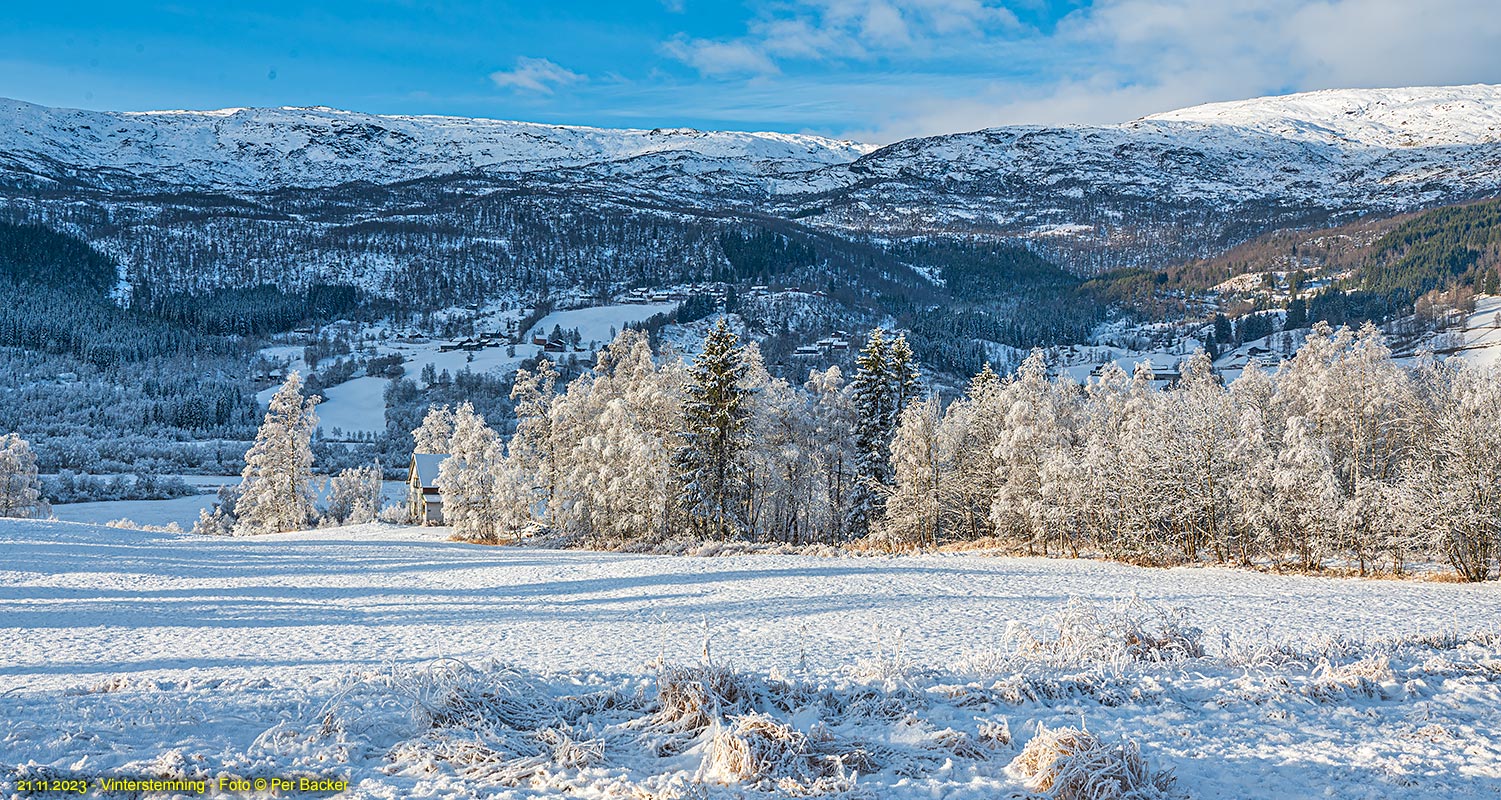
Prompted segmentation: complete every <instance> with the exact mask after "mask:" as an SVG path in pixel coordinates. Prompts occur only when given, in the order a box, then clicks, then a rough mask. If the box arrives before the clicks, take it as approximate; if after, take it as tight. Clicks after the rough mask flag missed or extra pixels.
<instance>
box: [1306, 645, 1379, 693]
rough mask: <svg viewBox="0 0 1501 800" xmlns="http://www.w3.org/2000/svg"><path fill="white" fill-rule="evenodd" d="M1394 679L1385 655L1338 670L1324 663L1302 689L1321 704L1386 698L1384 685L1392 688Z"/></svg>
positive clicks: (1344, 666)
mask: <svg viewBox="0 0 1501 800" xmlns="http://www.w3.org/2000/svg"><path fill="white" fill-rule="evenodd" d="M1396 679H1397V676H1396V674H1395V673H1394V672H1392V665H1391V659H1390V657H1388V656H1386V655H1373V656H1367V657H1366V658H1363V659H1361V660H1359V661H1354V662H1351V663H1349V664H1340V665H1337V666H1336V665H1332V664H1330V663H1329V662H1328V661H1327V660H1326V661H1323V662H1321V663H1320V664H1319V666H1318V668H1317V669H1316V670H1314V674H1313V680H1312V681H1310V682H1309V683H1308V685H1307V686H1305V687H1304V688H1303V693H1304V694H1306V695H1308V696H1309V697H1312V698H1314V699H1315V700H1320V701H1323V702H1332V701H1336V700H1341V699H1344V698H1345V697H1382V696H1384V695H1385V694H1386V692H1385V690H1384V689H1383V684H1392V683H1394V682H1395V681H1396Z"/></svg>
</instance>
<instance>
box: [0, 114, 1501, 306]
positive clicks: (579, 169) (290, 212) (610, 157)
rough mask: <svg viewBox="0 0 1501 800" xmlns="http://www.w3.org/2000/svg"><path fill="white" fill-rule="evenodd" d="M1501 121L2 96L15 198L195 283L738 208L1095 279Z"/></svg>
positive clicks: (623, 240) (458, 288) (586, 233)
mask: <svg viewBox="0 0 1501 800" xmlns="http://www.w3.org/2000/svg"><path fill="white" fill-rule="evenodd" d="M1498 130H1501V87H1495V86H1461V87H1437V88H1410V89H1379V90H1376V89H1373V90H1340V91H1326V92H1312V93H1306V94H1300V95H1289V96H1286V97H1273V98H1260V99H1256V100H1246V101H1240V102H1234V103H1218V104H1212V105H1206V106H1199V107H1195V108H1190V109H1183V110H1179V111H1173V112H1168V113H1164V114H1157V115H1153V116H1151V117H1146V118H1143V119H1139V120H1135V121H1132V122H1127V123H1123V124H1120V125H1104V126H1063V127H1037V126H1013V127H1005V128H994V129H989V130H982V131H975V132H970V133H959V134H953V135H948V136H935V137H927V138H922V139H912V140H907V141H902V142H897V143H895V144H892V145H889V146H886V147H882V148H874V147H872V146H869V145H861V144H857V143H853V142H844V141H836V140H830V139H821V138H818V137H812V136H799V135H789V134H775V133H714V132H700V131H688V130H665V131H664V130H655V131H641V130H634V131H612V130H604V129H594V128H577V127H566V126H550V125H539V124H534V123H520V122H502V121H496V120H470V119H460V118H452V117H403V116H377V115H370V114H358V113H354V112H347V111H336V110H333V109H327V108H280V109H229V110H224V111H213V112H189V111H173V112H151V113H110V112H93V111H76V110H66V109H50V108H45V107H42V106H36V105H32V104H28V103H23V102H20V101H0V219H11V220H14V221H19V222H44V223H48V224H53V225H56V226H59V227H62V228H64V229H66V230H69V231H71V232H74V233H77V234H79V235H82V236H84V237H85V238H87V239H89V240H90V241H92V242H94V243H95V244H96V245H98V246H100V247H101V248H102V249H104V250H106V251H107V252H109V253H110V254H112V255H114V256H116V257H118V258H119V259H120V260H121V262H122V266H123V267H124V271H125V273H126V274H127V276H132V280H136V281H140V280H148V279H149V280H153V281H162V282H163V285H164V286H166V287H169V288H172V289H174V290H183V291H204V290H206V289H208V288H212V287H215V286H223V285H233V286H243V285H254V284H256V283H266V282H269V283H276V284H279V285H288V284H291V285H307V284H309V283H312V282H317V281H321V282H329V283H335V282H352V283H358V284H360V285H363V286H367V287H369V288H371V289H373V290H377V291H382V292H385V293H388V294H393V295H396V294H405V295H408V296H412V297H415V298H418V299H419V300H421V299H423V298H427V299H431V298H435V297H439V296H441V297H444V298H448V299H452V298H453V297H455V296H462V295H465V294H470V293H474V292H477V291H485V288H484V287H486V286H493V287H498V288H499V289H505V290H521V291H557V290H560V289H565V288H569V287H580V286H585V285H587V286H588V287H589V288H590V291H597V290H602V289H604V288H607V287H610V286H624V285H647V284H652V283H655V282H660V281H663V280H688V279H692V278H694V276H702V275H705V274H709V273H711V272H712V271H713V270H714V269H716V268H717V267H718V266H722V265H723V264H724V263H725V261H724V254H723V253H721V252H719V250H718V248H717V247H716V246H715V244H714V242H715V241H716V240H717V236H718V234H717V231H720V230H723V229H724V228H726V227H742V228H743V227H747V226H752V227H763V226H767V225H772V226H775V227H776V228H778V229H780V230H784V231H788V230H792V231H797V230H801V231H804V232H808V233H810V234H811V233H816V234H817V235H819V236H823V237H831V238H830V241H833V240H844V241H847V242H849V243H850V245H851V246H852V247H855V248H857V250H855V251H851V252H853V253H855V255H853V256H852V258H854V259H855V260H868V258H867V256H866V255H863V254H862V253H864V252H865V251H862V250H859V249H858V248H865V247H867V246H874V247H876V248H877V249H885V248H888V247H889V244H890V243H891V242H893V241H899V240H902V239H907V238H933V237H938V238H954V239H961V238H963V239H967V238H974V237H978V238H981V239H987V240H997V241H1006V240H1009V241H1012V242H1016V243H1021V244H1024V245H1025V246H1027V247H1028V248H1030V249H1032V250H1033V251H1034V252H1037V253H1038V254H1040V255H1042V256H1044V257H1046V258H1048V259H1050V260H1051V261H1053V262H1055V263H1057V264H1059V265H1061V266H1063V267H1065V268H1066V269H1068V270H1069V271H1071V272H1074V273H1076V274H1079V275H1089V274H1095V273H1099V272H1103V271H1107V270H1111V269H1115V268H1119V267H1147V268H1153V269H1156V268H1161V267H1164V266H1167V265H1170V264H1173V263H1180V262H1183V261H1187V260H1190V259H1194V258H1202V257H1206V256H1210V255H1213V254H1215V253H1219V252H1222V251H1224V250H1226V249H1227V248H1229V247H1231V246H1234V245H1235V244H1237V243H1240V242H1243V241H1247V240H1249V239H1252V238H1254V237H1256V236H1258V235H1261V234H1264V233H1266V232H1268V231H1272V230H1278V229H1283V228H1288V227H1303V226H1325V225H1329V224H1335V223H1338V222H1340V221H1343V220H1346V219H1350V218H1354V217H1356V216H1360V215H1365V214H1370V213H1380V214H1386V213H1394V212H1398V211H1402V210H1410V209H1418V208H1425V207H1431V206H1436V205H1442V204H1447V203H1452V202H1456V201H1462V200H1468V199H1474V198H1481V197H1489V196H1493V195H1495V194H1496V193H1497V192H1498V190H1501V134H1498ZM883 269H884V267H883ZM854 288H856V289H861V288H865V287H854Z"/></svg>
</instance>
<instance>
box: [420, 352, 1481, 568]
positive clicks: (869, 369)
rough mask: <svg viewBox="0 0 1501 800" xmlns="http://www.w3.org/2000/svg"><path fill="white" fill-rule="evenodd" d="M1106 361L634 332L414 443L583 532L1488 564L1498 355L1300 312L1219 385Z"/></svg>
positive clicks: (566, 531) (1298, 562) (595, 539)
mask: <svg viewBox="0 0 1501 800" xmlns="http://www.w3.org/2000/svg"><path fill="white" fill-rule="evenodd" d="M1157 383H1158V382H1157V381H1156V380H1155V376H1154V375H1153V373H1152V371H1151V369H1150V368H1149V367H1147V366H1146V365H1142V366H1141V367H1139V368H1138V369H1137V371H1136V372H1135V374H1127V373H1126V372H1125V371H1123V370H1121V369H1119V368H1117V367H1114V366H1113V365H1107V366H1106V367H1105V368H1104V369H1103V370H1102V372H1101V374H1100V375H1099V376H1097V377H1095V378H1092V379H1091V380H1090V381H1088V383H1087V384H1085V385H1082V386H1081V385H1079V384H1077V383H1074V382H1072V381H1069V380H1053V379H1050V378H1049V377H1048V374H1047V370H1046V368H1045V364H1044V362H1043V356H1042V354H1041V353H1040V352H1034V353H1033V354H1032V356H1030V357H1029V358H1027V359H1026V360H1025V361H1024V362H1023V363H1022V365H1021V367H1020V368H1019V369H1018V371H1017V372H1016V374H1015V375H1013V376H1011V377H1008V378H1002V377H1000V376H998V375H997V374H996V373H994V372H993V371H991V370H990V369H989V368H986V369H984V370H982V371H981V372H980V373H979V374H978V375H977V376H976V377H975V378H974V380H973V381H972V382H971V384H970V386H969V387H968V390H967V391H966V393H965V394H964V396H962V397H960V398H957V399H955V400H953V401H951V402H948V403H945V402H943V400H942V399H941V398H940V397H939V396H937V395H928V396H926V397H923V396H921V392H920V390H919V385H918V381H917V379H916V372H915V367H914V364H913V361H912V357H911V352H910V349H908V348H907V347H906V342H905V340H904V339H902V338H900V337H899V338H897V339H895V340H891V339H888V338H887V337H886V336H885V335H884V334H883V332H881V331H880V330H877V331H875V332H873V333H872V335H871V337H870V339H869V341H868V342H867V343H866V346H865V348H864V349H863V350H862V351H861V353H860V356H859V358H858V359H857V362H856V368H855V372H854V375H853V377H852V379H851V380H850V381H848V382H847V383H846V382H845V380H844V378H843V376H842V375H841V373H840V371H839V370H838V368H837V367H836V368H831V369H829V370H827V371H824V372H819V371H813V372H811V373H810V376H809V380H808V381H807V383H805V384H804V385H802V386H795V385H792V384H790V383H788V382H787V381H784V380H780V379H776V378H771V377H770V376H769V375H767V373H766V371H765V368H764V366H763V365H762V364H761V363H760V358H759V353H758V351H757V350H756V348H755V346H754V345H753V344H745V345H742V344H740V343H739V342H738V341H737V340H736V337H735V335H734V334H733V333H732V332H731V331H729V330H728V328H727V327H726V326H724V325H723V324H722V323H721V324H720V325H719V326H717V327H716V328H715V329H714V331H713V332H712V333H711V335H710V337H709V339H708V341H707V342H706V346H705V349H704V351H703V353H702V354H701V355H700V356H698V358H696V359H695V360H694V361H693V363H692V364H691V365H685V364H682V363H681V362H678V361H666V362H665V363H659V362H658V360H657V359H654V358H653V354H652V352H651V349H650V346H649V344H648V342H647V341H646V340H645V338H644V337H642V336H641V335H640V334H638V333H635V332H631V331H627V332H626V333H624V334H622V336H621V337H620V338H619V339H617V340H616V342H615V343H614V344H613V345H611V346H610V347H609V348H608V349H607V350H606V351H605V352H604V353H603V355H602V356H601V358H600V360H599V363H598V365H597V366H596V367H595V369H594V370H593V371H592V372H591V373H589V374H586V375H585V376H583V377H582V378H580V379H579V380H577V381H574V382H573V383H572V384H570V385H569V386H568V387H567V388H566V389H562V388H561V387H560V386H559V383H558V381H557V376H556V373H555V372H553V371H552V370H551V369H550V367H549V366H548V365H547V364H546V363H545V362H544V363H541V364H539V366H538V369H537V370H536V371H535V372H532V371H523V372H522V373H521V374H520V375H519V376H518V379H517V381H516V384H515V388H514V395H513V396H514V398H515V401H516V414H517V417H518V420H519V422H518V426H517V429H516V433H515V435H514V436H513V437H512V438H511V439H510V441H509V442H508V443H506V442H503V440H502V438H501V436H500V435H499V434H498V433H497V432H496V431H494V430H493V429H491V428H490V427H489V426H487V425H486V424H485V421H484V419H483V417H482V416H481V415H479V414H476V413H475V412H474V411H473V409H472V408H469V407H466V406H460V407H458V408H457V409H448V408H439V409H434V410H433V411H432V412H430V413H429V415H428V417H427V418H426V420H425V421H424V423H423V425H422V426H421V427H420V428H419V429H418V431H417V435H416V438H417V440H418V448H419V452H447V453H451V454H452V457H451V458H450V459H448V461H447V462H445V464H444V466H443V470H442V475H441V477H440V481H439V485H440V488H441V490H442V491H443V494H444V507H445V514H446V515H447V516H448V518H449V520H450V522H451V523H452V524H453V525H454V528H455V531H456V533H457V534H458V535H459V536H461V537H464V538H469V539H474V540H482V541H497V540H500V539H504V538H510V537H519V536H522V535H525V534H527V533H530V532H537V531H548V532H551V533H554V534H562V535H565V536H567V537H571V538H575V539H579V540H583V541H587V542H589V543H592V544H610V545H618V544H621V543H629V542H633V541H643V540H644V541H660V540H664V539H667V538H670V537H672V536H673V535H675V534H682V533H690V532H691V533H692V534H694V535H696V536H698V537H701V538H717V539H725V538H739V539H747V540H755V541H779V542H790V543H808V542H840V541H849V540H853V539H857V538H861V537H867V539H868V540H869V541H871V542H875V543H879V544H883V545H886V546H891V547H909V546H933V545H938V544H943V543H946V542H953V541H960V540H976V539H987V538H988V539H994V540H1000V541H1003V542H1008V543H1011V544H1013V545H1015V546H1017V547H1023V548H1026V549H1027V550H1028V551H1030V552H1034V553H1041V554H1044V555H1078V554H1080V553H1096V554H1101V555H1105V556H1109V557H1114V558H1121V559H1128V560H1135V561H1144V562H1151V563H1170V562H1194V561H1202V560H1205V559H1211V560H1215V561H1221V562H1230V563H1240V564H1253V563H1259V564H1268V563H1270V564H1274V565H1278V566H1289V567H1294V568H1299V569H1309V570H1313V569H1320V568H1323V567H1326V566H1328V565H1329V564H1330V563H1331V562H1332V561H1341V562H1346V563H1349V564H1351V565H1352V566H1358V567H1359V568H1360V570H1361V571H1362V572H1367V571H1370V570H1372V569H1379V568H1385V569H1390V570H1393V571H1397V572H1400V571H1402V570H1403V569H1404V568H1405V566H1406V565H1408V564H1409V563H1411V562H1412V561H1413V560H1415V559H1439V560H1444V561H1447V562H1448V563H1450V564H1452V565H1453V566H1454V567H1455V568H1456V569H1457V570H1458V571H1459V572H1460V573H1461V574H1462V575H1463V576H1465V577H1466V578H1468V579H1471V580H1484V579H1486V578H1487V577H1489V576H1490V574H1491V570H1492V566H1493V563H1494V561H1495V557H1496V554H1497V548H1498V542H1501V477H1498V476H1501V448H1497V447H1495V443H1496V442H1501V375H1498V374H1497V373H1496V371H1494V370H1484V369H1480V368H1476V367H1471V366H1465V365H1464V364H1463V363H1462V362H1459V361H1456V360H1451V361H1447V362H1439V361H1436V360H1434V361H1428V362H1426V363H1423V364H1421V365H1419V366H1417V367H1407V366H1403V365H1401V364H1398V363H1397V362H1395V361H1393V359H1392V357H1391V353H1390V350H1389V349H1388V348H1387V347H1386V344H1385V342H1384V339H1383V336H1382V335H1381V334H1380V333H1379V332H1378V331H1377V330H1376V329H1375V328H1373V327H1369V326H1367V327H1366V328H1364V329H1362V330H1360V331H1359V332H1353V331H1350V330H1349V329H1339V330H1334V329H1331V328H1330V327H1329V326H1327V325H1318V326H1316V327H1315V328H1314V330H1313V332H1312V333H1311V335H1310V336H1309V337H1308V339H1307V342H1306V343H1305V344H1304V345H1303V347H1302V348H1301V349H1300V350H1299V351H1298V353H1297V354H1296V355H1295V356H1294V357H1293V358H1292V359H1290V360H1289V361H1287V362H1285V363H1283V364H1282V365H1281V366H1280V367H1279V368H1278V369H1277V370H1276V371H1274V372H1269V371H1266V370H1263V369H1261V368H1259V367H1256V366H1252V367H1251V368H1249V369H1247V370H1246V371H1245V373H1244V374H1243V375H1242V376H1241V377H1240V378H1239V379H1237V380H1236V381H1234V382H1233V383H1231V384H1229V385H1228V386H1226V385H1225V384H1224V383H1223V382H1222V381H1221V379H1220V378H1219V376H1218V375H1216V374H1215V372H1214V371H1213V369H1212V367H1211V365H1210V362H1209V359H1208V358H1207V356H1206V355H1205V354H1203V353H1202V352H1201V353H1199V354H1197V355H1195V356H1193V357H1191V358H1189V359H1188V360H1187V361H1185V362H1184V364H1183V365H1182V367H1181V376H1180V377H1179V379H1178V380H1177V381H1176V383H1175V384H1174V385H1172V386H1170V387H1168V388H1166V389H1158V388H1154V386H1155V385H1156V384H1157Z"/></svg>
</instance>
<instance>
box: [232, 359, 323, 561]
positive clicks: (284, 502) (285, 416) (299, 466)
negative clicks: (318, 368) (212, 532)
mask: <svg viewBox="0 0 1501 800" xmlns="http://www.w3.org/2000/svg"><path fill="white" fill-rule="evenodd" d="M318 400H319V398H318V396H317V395H314V396H311V397H303V395H302V376H301V375H299V374H297V373H296V372H293V373H292V374H290V375H288V376H287V380H286V382H285V383H283V384H282V386H281V388H280V389H278V390H277V391H276V394H275V395H274V396H272V398H271V403H270V407H269V408H268V409H267V411H266V418H265V421H264V422H262V423H261V427H260V430H258V431H256V434H255V443H254V444H252V445H251V446H250V450H248V451H247V452H246V453H245V469H244V471H243V472H241V473H240V476H241V480H240V491H239V497H238V499H237V501H236V503H235V509H234V515H235V522H234V532H235V534H237V535H242V536H243V535H247V534H258V533H279V532H282V531H295V530H300V529H302V528H306V527H307V526H308V523H309V522H311V521H312V520H313V519H314V515H315V508H314V499H315V493H314V491H313V444H312V442H313V431H314V430H316V429H317V427H318V415H317V414H316V413H314V411H313V408H314V407H315V406H316V405H317V404H318Z"/></svg>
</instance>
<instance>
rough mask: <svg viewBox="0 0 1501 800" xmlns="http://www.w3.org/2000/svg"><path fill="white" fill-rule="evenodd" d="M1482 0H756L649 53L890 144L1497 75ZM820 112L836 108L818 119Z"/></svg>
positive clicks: (1497, 30)
mask: <svg viewBox="0 0 1501 800" xmlns="http://www.w3.org/2000/svg"><path fill="white" fill-rule="evenodd" d="M1493 2H1494V0H1428V2H1423V3H1413V2H1410V0H1315V1H1314V2H1308V1H1307V0H1233V1H1232V0H1226V2H1209V3H1206V2H1203V0H1096V2H1094V3H1093V4H1091V5H1088V6H1086V7H1082V8H1079V9H1077V10H1075V11H1073V12H1072V13H1070V14H1068V15H1066V16H1065V17H1063V18H1062V19H1061V20H1058V21H1057V22H1056V24H1054V25H1050V26H1048V27H1047V29H1046V30H1041V29H1037V28H1032V27H1028V26H1027V25H1025V24H1023V23H1022V22H1021V21H1020V20H1019V19H1018V18H1017V17H1016V16H1015V15H1014V14H1013V13H1012V12H1011V11H1009V10H1008V9H1007V8H1006V7H1004V6H1002V5H1001V4H999V3H995V2H987V0H903V1H902V2H897V0H765V1H764V2H763V3H761V4H760V5H759V6H757V7H756V10H755V12H754V14H753V16H752V17H751V18H750V19H749V20H748V21H747V23H746V25H745V28H744V31H743V32H742V33H741V34H739V35H735V36H729V37H721V38H690V37H687V36H685V35H679V36H677V37H675V38H673V39H671V40H669V41H668V42H667V43H665V44H664V45H663V51H664V52H665V53H666V54H668V55H669V56H670V57H672V58H675V59H677V60H678V61H680V62H682V63H683V64H685V65H687V66H688V67H691V68H692V69H693V70H694V71H696V72H697V73H698V75H699V76H700V77H701V79H702V80H703V81H704V82H705V83H707V84H709V86H707V87H706V88H705V89H704V90H703V94H704V95H705V96H706V97H708V96H713V97H716V98H720V99H719V101H718V102H723V98H725V97H726V96H727V95H732V94H734V93H737V92H755V93H757V94H758V96H765V95H766V94H768V93H770V94H772V95H775V94H777V93H781V94H782V95H783V96H784V97H785V98H786V101H787V105H786V107H785V109H786V113H787V115H788V117H795V118H796V121H797V122H801V123H803V124H805V125H807V126H809V127H814V128H822V129H824V130H826V131H828V132H831V133H837V134H845V135H853V136H857V137H860V138H865V139H868V140H872V141H891V140H894V139H898V138H904V137H908V136H914V135H924V134H934V133H946V132H952V131H956V130H972V129H976V128H983V127H990V126H994V125H1002V124H1015V123H1037V124H1060V123H1101V122H1119V121H1124V120H1128V119H1132V118H1135V117H1139V116H1142V115H1145V114H1149V113H1153V112H1157V111H1165V110H1169V109H1172V108H1178V107H1182V106H1188V105H1194V104H1197V103H1204V102H1211V101H1216V100H1230V99H1238V98H1243V97H1251V96H1256V95H1260V94H1275V93H1283V92H1288V91H1301V90H1307V89H1319V88H1345V87H1373V86H1401V85H1421V84H1444V83H1470V82H1486V81H1501V49H1498V48H1496V47H1495V46H1494V43H1495V42H1496V41H1501V15H1498V14H1496V13H1495V10H1494V6H1493ZM1010 5H1012V6H1013V7H1019V6H1016V4H1015V3H1011V4H1010ZM873 87H878V88H873ZM709 102H714V101H709ZM820 108H822V109H823V110H824V111H829V110H832V109H834V108H838V109H840V110H841V111H843V112H845V114H846V115H845V116H841V117H840V119H837V120H836V119H829V118H826V119H824V120H823V121H822V122H821V123H820V121H819V120H817V119H816V118H813V115H814V114H816V113H817V111H818V109H820ZM767 113H774V111H773V110H771V109H767ZM805 113H808V114H809V116H808V117H804V116H803V115H804V114H805ZM787 121H789V120H782V122H783V123H785V122H787Z"/></svg>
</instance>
